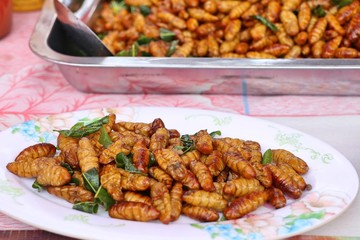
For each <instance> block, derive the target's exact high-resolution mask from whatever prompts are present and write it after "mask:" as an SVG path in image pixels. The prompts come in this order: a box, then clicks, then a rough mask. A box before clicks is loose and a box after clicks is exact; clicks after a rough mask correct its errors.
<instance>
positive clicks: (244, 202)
mask: <svg viewBox="0 0 360 240" xmlns="http://www.w3.org/2000/svg"><path fill="white" fill-rule="evenodd" d="M268 198H269V193H268V191H260V192H252V193H249V194H247V195H245V196H242V197H240V198H237V199H235V200H234V201H232V202H231V203H230V205H229V206H228V207H226V208H225V209H224V211H223V213H224V216H225V217H226V219H228V220H231V219H237V218H241V217H243V216H244V215H246V214H248V213H250V212H252V211H254V210H255V209H257V208H259V207H260V206H262V205H264V203H265V202H266V201H267V199H268Z"/></svg>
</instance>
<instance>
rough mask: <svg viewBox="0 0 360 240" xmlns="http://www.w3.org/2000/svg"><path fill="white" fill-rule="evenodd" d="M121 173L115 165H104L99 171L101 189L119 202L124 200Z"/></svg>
mask: <svg viewBox="0 0 360 240" xmlns="http://www.w3.org/2000/svg"><path fill="white" fill-rule="evenodd" d="M121 178H122V176H121V172H120V171H119V170H118V169H117V168H116V166H115V165H111V164H108V165H105V166H103V167H102V169H101V171H100V183H101V185H102V186H103V188H105V189H106V191H107V192H108V193H109V194H110V196H111V197H112V198H113V199H114V200H116V201H121V200H123V198H124V194H123V192H122V187H121Z"/></svg>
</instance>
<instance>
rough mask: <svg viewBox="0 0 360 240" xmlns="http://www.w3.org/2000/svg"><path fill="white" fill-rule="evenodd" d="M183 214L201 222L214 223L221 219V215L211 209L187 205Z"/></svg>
mask: <svg viewBox="0 0 360 240" xmlns="http://www.w3.org/2000/svg"><path fill="white" fill-rule="evenodd" d="M181 212H182V213H183V214H185V215H186V216H188V217H189V218H192V219H195V220H198V221H200V222H214V221H217V220H218V219H219V213H218V212H217V211H216V210H214V209H211V208H206V207H200V206H192V205H190V204H185V205H184V206H183V207H182V210H181Z"/></svg>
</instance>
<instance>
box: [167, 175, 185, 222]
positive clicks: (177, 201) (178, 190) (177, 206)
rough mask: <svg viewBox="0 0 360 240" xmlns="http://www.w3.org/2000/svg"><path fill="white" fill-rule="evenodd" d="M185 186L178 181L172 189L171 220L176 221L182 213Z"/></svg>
mask: <svg viewBox="0 0 360 240" xmlns="http://www.w3.org/2000/svg"><path fill="white" fill-rule="evenodd" d="M182 195H183V186H182V184H181V183H179V182H177V183H175V184H174V186H173V187H172V188H171V190H170V198H171V221H176V220H177V219H178V218H179V217H180V215H181V208H182Z"/></svg>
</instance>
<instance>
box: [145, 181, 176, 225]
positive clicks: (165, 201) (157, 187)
mask: <svg viewBox="0 0 360 240" xmlns="http://www.w3.org/2000/svg"><path fill="white" fill-rule="evenodd" d="M150 197H151V199H152V205H153V206H154V207H155V208H156V209H157V210H158V211H159V212H160V217H159V220H160V221H161V222H162V223H164V224H169V223H170V222H171V219H172V217H171V197H170V193H169V190H168V188H167V187H166V186H165V185H164V184H163V183H161V182H157V183H155V184H153V185H152V186H151V188H150Z"/></svg>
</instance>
